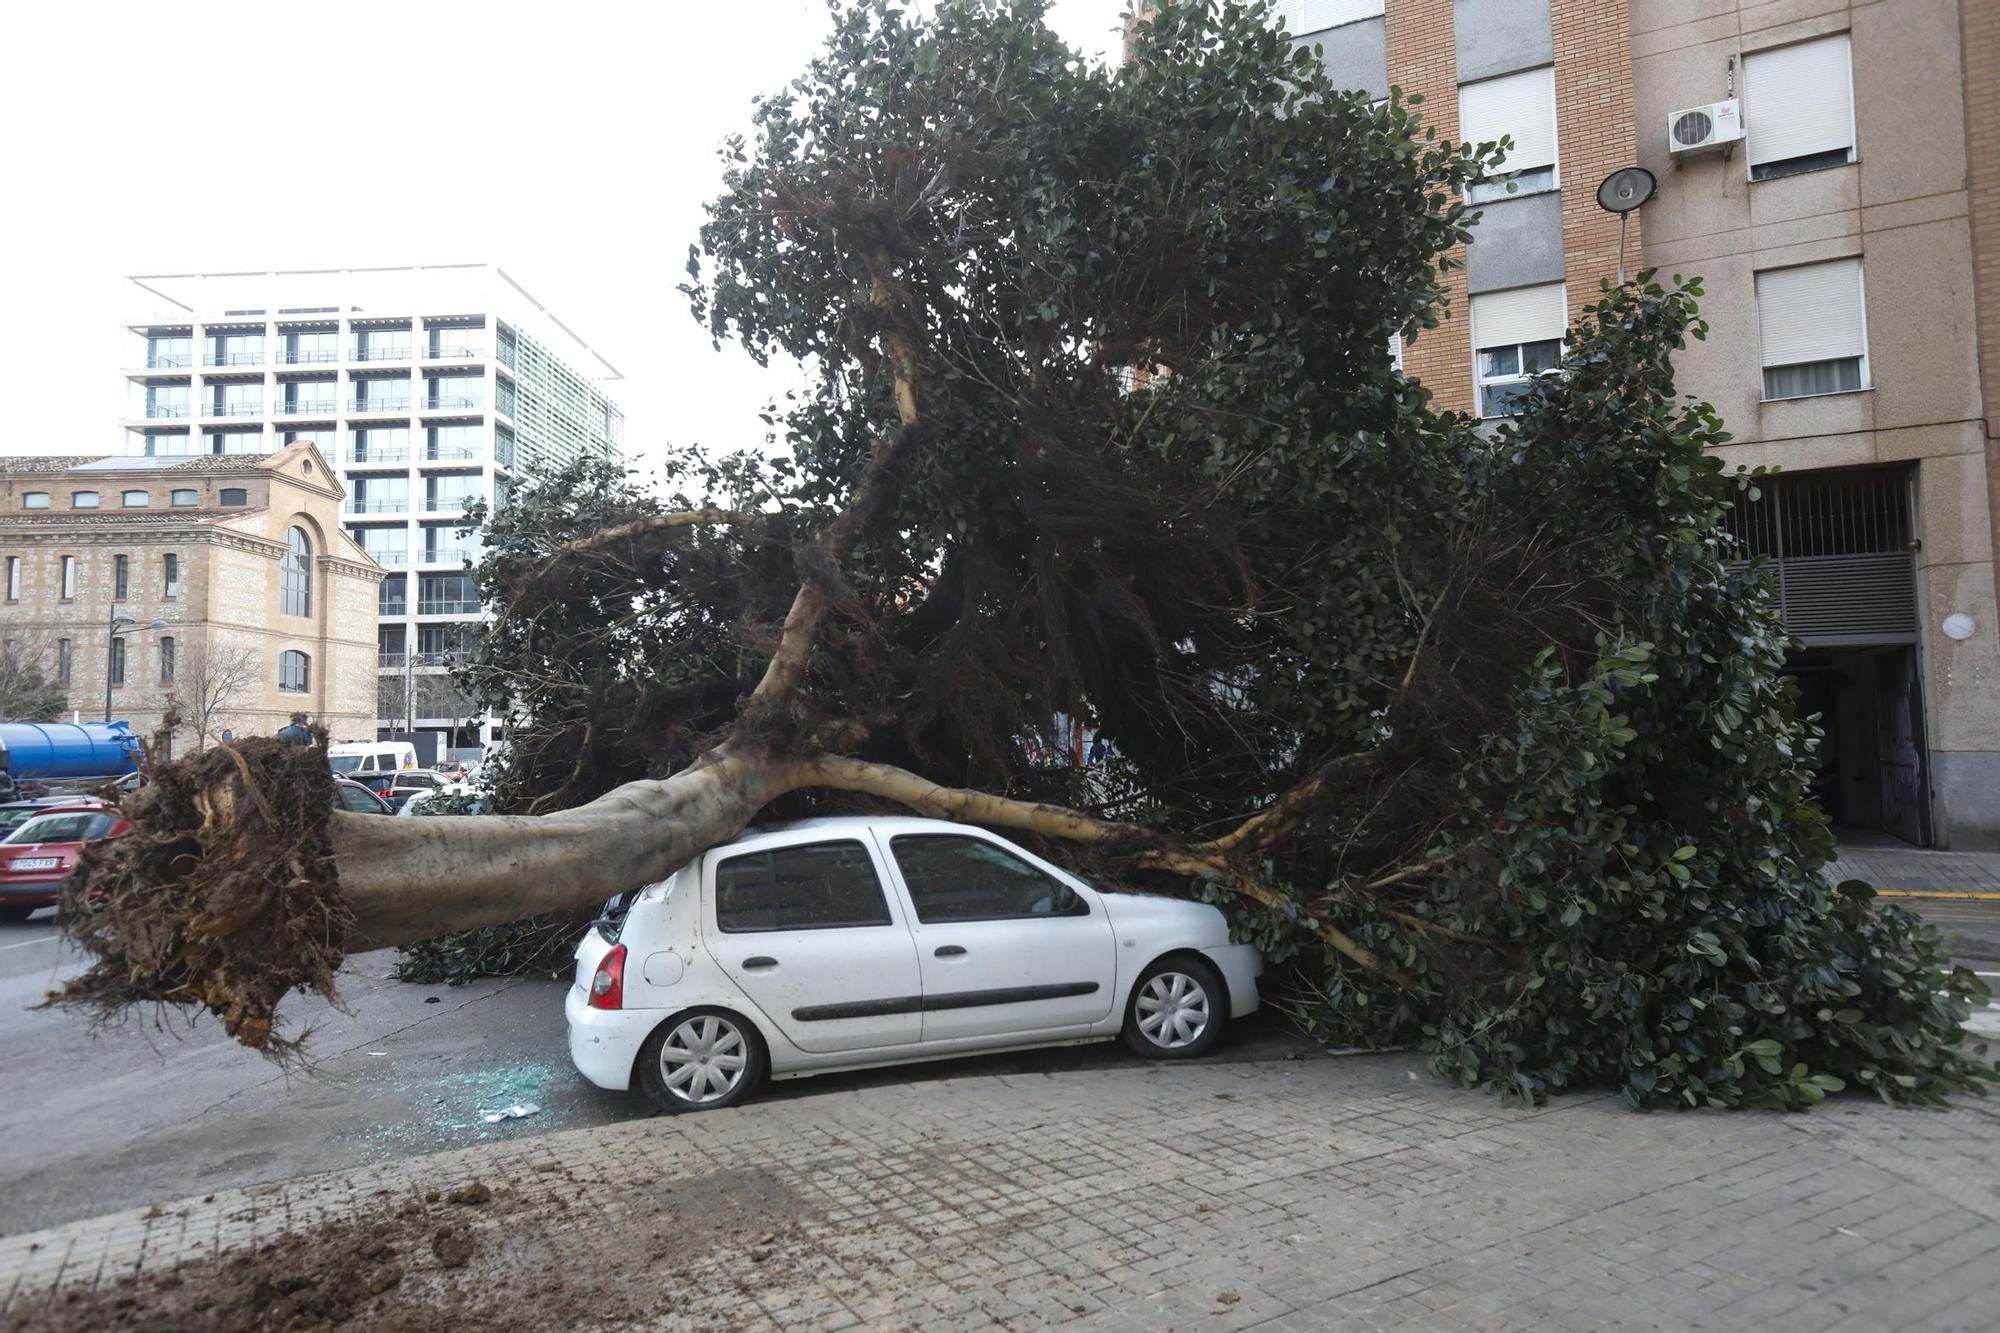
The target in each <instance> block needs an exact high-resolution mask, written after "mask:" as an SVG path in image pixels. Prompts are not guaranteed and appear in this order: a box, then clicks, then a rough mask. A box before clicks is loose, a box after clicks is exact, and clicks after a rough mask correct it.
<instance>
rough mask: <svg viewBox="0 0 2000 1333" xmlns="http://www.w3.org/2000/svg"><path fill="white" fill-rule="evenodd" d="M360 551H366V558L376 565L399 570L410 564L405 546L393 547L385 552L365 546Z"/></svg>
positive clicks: (408, 551)
mask: <svg viewBox="0 0 2000 1333" xmlns="http://www.w3.org/2000/svg"><path fill="white" fill-rule="evenodd" d="M361 549H362V550H364V551H367V552H368V558H369V559H370V560H373V561H374V562H375V563H376V564H378V565H387V566H390V567H391V568H400V567H402V566H404V565H407V564H409V563H410V549H409V548H408V547H407V546H394V547H391V548H389V549H388V550H386V551H377V550H374V549H373V548H371V547H367V546H364V547H362V548H361Z"/></svg>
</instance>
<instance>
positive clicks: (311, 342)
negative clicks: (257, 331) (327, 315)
mask: <svg viewBox="0 0 2000 1333" xmlns="http://www.w3.org/2000/svg"><path fill="white" fill-rule="evenodd" d="M285 360H286V362H287V363H289V364H291V365H295V366H296V365H324V364H327V363H330V362H334V361H338V360H340V335H339V334H338V333H336V332H334V331H333V330H332V329H324V330H315V331H313V332H309V333H287V334H286V335H285Z"/></svg>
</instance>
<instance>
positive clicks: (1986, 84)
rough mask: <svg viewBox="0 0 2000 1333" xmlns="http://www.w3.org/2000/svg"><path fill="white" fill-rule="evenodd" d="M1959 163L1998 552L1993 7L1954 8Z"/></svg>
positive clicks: (1996, 57) (1998, 171)
mask: <svg viewBox="0 0 2000 1333" xmlns="http://www.w3.org/2000/svg"><path fill="white" fill-rule="evenodd" d="M1958 25H1959V62H1960V68H1961V70H1962V71H1963V78H1962V80H1961V82H1962V83H1963V84H1964V96H1965V158H1966V186H1967V193H1968V195H1969V196H1970V198H1969V213H1970V216H1971V221H1972V292H1973V301H1974V307H1975V309H1976V311H1977V316H1976V321H1977V322H1976V324H1975V326H1974V327H1975V328H1976V330H1977V334H1976V337H1977V339H1978V344H1979V379H1980V385H1981V390H1982V393H1983V395H1984V403H1983V407H1984V418H1985V422H1986V479H1987V487H1988V495H1989V498H1990V503H1989V504H1988V506H1987V508H1988V512H1989V514H1990V515H1991V517H1992V523H1993V549H1994V550H1996V551H2000V74H1996V73H1995V70H1996V69H2000V63H1996V62H2000V3H1996V0H1964V3H1962V4H1961V5H1960V7H1959V13H1958Z"/></svg>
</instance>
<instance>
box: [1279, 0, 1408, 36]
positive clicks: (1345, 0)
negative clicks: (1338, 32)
mask: <svg viewBox="0 0 2000 1333" xmlns="http://www.w3.org/2000/svg"><path fill="white" fill-rule="evenodd" d="M1384 7H1385V6H1384V3H1383V0H1277V3H1276V4H1274V5H1273V6H1272V7H1271V21H1272V22H1273V23H1276V22H1277V21H1278V20H1279V19H1283V20H1284V21H1285V31H1286V32H1289V33H1290V34H1291V35H1292V36H1294V37H1303V36H1305V35H1306V34H1307V33H1309V32H1320V31H1322V30H1324V29H1326V28H1338V27H1340V26H1341V25H1342V24H1345V23H1356V22H1359V21H1360V20H1362V19H1378V18H1381V17H1382V13H1383V10H1384Z"/></svg>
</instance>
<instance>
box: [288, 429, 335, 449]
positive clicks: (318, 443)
mask: <svg viewBox="0 0 2000 1333" xmlns="http://www.w3.org/2000/svg"><path fill="white" fill-rule="evenodd" d="M333 436H334V433H333V431H331V430H288V431H286V432H285V443H286V444H309V445H311V446H312V447H313V448H315V449H317V450H319V451H320V452H321V453H324V454H331V453H332V452H333Z"/></svg>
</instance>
